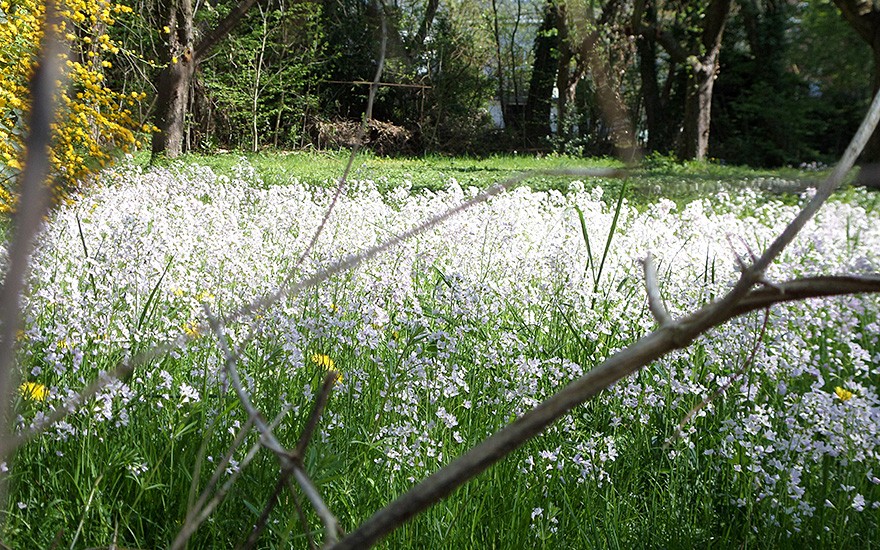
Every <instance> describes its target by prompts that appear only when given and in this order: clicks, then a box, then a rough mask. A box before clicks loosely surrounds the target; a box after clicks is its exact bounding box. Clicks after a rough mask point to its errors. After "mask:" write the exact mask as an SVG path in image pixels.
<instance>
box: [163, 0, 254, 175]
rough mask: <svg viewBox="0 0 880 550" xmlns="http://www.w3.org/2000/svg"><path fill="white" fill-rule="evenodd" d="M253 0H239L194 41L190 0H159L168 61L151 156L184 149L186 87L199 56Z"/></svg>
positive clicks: (167, 154)
mask: <svg viewBox="0 0 880 550" xmlns="http://www.w3.org/2000/svg"><path fill="white" fill-rule="evenodd" d="M255 2H256V0H241V1H240V2H239V3H238V4H237V5H236V6H235V7H234V8H233V9H232V11H230V12H229V14H228V15H227V16H226V17H224V18H223V19H221V20H220V22H219V23H217V26H216V27H214V28H213V29H212V30H211V31H210V32H208V33H206V34H205V36H204V37H203V38H202V40H201V41H200V42H199V43H198V45H195V46H194V45H193V8H192V0H170V2H168V3H166V2H161V3H160V5H159V9H160V10H162V13H163V15H164V17H163V19H164V20H165V21H166V22H167V25H166V27H167V29H168V31H170V32H169V33H168V43H167V45H168V50H167V51H168V65H167V66H166V67H165V68H164V69H162V72H161V73H160V74H159V83H158V91H157V98H156V126H157V127H158V128H159V131H158V132H157V133H155V134H153V143H152V145H153V146H152V156H153V158H156V157H157V156H159V155H164V156H166V157H169V158H174V157H177V156H179V155H180V154H181V153H182V152H183V149H184V136H185V134H186V115H187V113H188V112H189V90H190V85H191V84H192V80H193V76H194V75H195V72H196V69H197V68H198V63H199V61H200V60H202V59H204V57H205V56H206V55H207V54H208V53H209V52H210V51H211V49H212V48H213V47H214V46H216V45H217V43H218V42H220V41H221V40H223V39H224V38H226V36H227V35H228V34H229V32H230V31H232V29H233V28H235V26H236V25H237V24H238V23H239V22H240V21H241V19H242V17H243V16H244V14H245V13H246V12H247V10H249V9H250V7H251V6H253V5H254V3H255Z"/></svg>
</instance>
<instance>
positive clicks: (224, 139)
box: [198, 0, 324, 150]
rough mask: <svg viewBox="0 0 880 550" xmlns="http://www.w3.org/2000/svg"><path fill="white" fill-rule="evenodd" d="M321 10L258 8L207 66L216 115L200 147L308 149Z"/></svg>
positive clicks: (310, 6)
mask: <svg viewBox="0 0 880 550" xmlns="http://www.w3.org/2000/svg"><path fill="white" fill-rule="evenodd" d="M320 9H321V8H320V6H319V5H318V4H317V3H314V2H302V3H293V4H289V3H287V2H285V1H284V0H278V1H274V2H272V3H270V4H269V5H267V6H264V5H261V4H258V5H257V6H255V7H254V8H253V9H251V10H250V11H249V12H248V13H247V14H246V15H245V17H244V20H243V21H242V22H241V24H239V25H238V26H237V27H236V29H235V30H234V31H233V33H232V34H231V35H230V36H229V37H228V38H227V39H226V40H225V41H223V42H222V43H221V44H220V45H219V46H218V48H217V52H216V54H215V55H214V56H213V57H212V58H211V59H210V60H209V61H207V62H205V63H204V64H203V65H202V69H203V74H204V84H205V87H206V93H207V96H208V101H209V103H210V111H211V112H210V113H206V115H207V118H209V119H210V120H208V121H207V122H206V124H204V125H203V127H202V128H201V132H200V135H199V137H198V141H200V145H201V146H202V147H206V148H208V149H210V148H212V146H215V145H222V146H226V147H233V148H243V149H251V150H256V149H258V148H260V147H262V146H266V145H271V146H274V147H279V146H281V147H295V146H298V145H301V144H302V140H303V138H304V132H303V129H304V128H305V126H306V116H307V114H308V113H309V112H310V111H312V112H314V110H315V108H316V96H315V95H314V93H313V90H314V87H315V84H316V81H317V79H318V77H319V73H318V72H317V66H318V60H319V59H320V58H321V56H322V51H323V48H324V38H323V33H322V30H321V28H320V25H319V20H320V19H319V18H320Z"/></svg>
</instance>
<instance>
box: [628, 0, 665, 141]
mask: <svg viewBox="0 0 880 550" xmlns="http://www.w3.org/2000/svg"><path fill="white" fill-rule="evenodd" d="M643 15H644V17H645V18H646V23H647V26H648V27H649V28H655V27H656V26H657V10H656V8H655V7H654V2H653V1H652V0H648V1H645V0H639V1H637V2H636V8H635V10H634V15H633V20H632V28H633V34H634V35H635V36H636V55H637V56H638V64H639V77H640V79H641V81H642V102H643V104H644V106H645V126H646V129H647V131H648V142H647V144H646V148H647V150H648V151H660V152H666V151H667V147H668V145H667V144H668V132H667V128H668V123H667V120H668V116H666V115H665V112H666V105H665V102H664V101H663V96H662V95H661V94H660V85H659V80H658V77H657V41H656V40H655V39H654V35H653V33H650V32H642V30H643V29H642V24H641V23H642V17H643Z"/></svg>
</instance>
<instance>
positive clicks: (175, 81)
mask: <svg viewBox="0 0 880 550" xmlns="http://www.w3.org/2000/svg"><path fill="white" fill-rule="evenodd" d="M193 65H194V63H193V60H192V57H191V56H189V57H188V58H187V59H186V60H183V59H180V60H178V62H177V63H172V64H170V65H168V66H167V67H165V68H164V69H163V70H162V73H161V74H160V75H159V89H158V94H159V96H158V99H157V101H156V109H157V123H158V124H157V127H158V128H159V131H158V132H156V133H155V134H153V156H154V157H155V156H157V155H160V154H164V155H165V156H167V157H169V158H174V157H177V156H178V155H180V154H181V153H182V152H183V139H184V133H185V128H186V124H185V122H186V114H187V110H188V109H187V108H188V106H189V88H190V84H191V83H192V76H193V72H194V66H193Z"/></svg>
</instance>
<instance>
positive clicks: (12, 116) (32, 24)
mask: <svg viewBox="0 0 880 550" xmlns="http://www.w3.org/2000/svg"><path fill="white" fill-rule="evenodd" d="M58 11H59V13H60V15H61V22H60V23H59V25H58V27H59V28H58V31H59V35H60V36H61V37H62V39H64V40H66V41H67V43H68V46H69V50H68V51H67V52H66V53H64V54H63V55H62V66H63V68H64V70H65V74H66V76H67V78H68V85H67V86H66V87H64V88H62V89H59V90H58V93H59V96H58V99H59V101H58V113H57V118H56V121H55V124H54V126H53V142H52V146H51V151H50V155H51V162H52V168H53V174H52V178H53V182H54V183H53V199H54V201H55V202H56V203H58V202H60V201H62V200H64V199H66V198H68V197H69V196H70V193H71V192H73V191H75V190H76V189H78V188H79V187H80V186H81V185H82V182H83V181H85V180H86V179H87V177H88V176H89V174H91V173H93V172H95V171H97V170H98V169H100V168H101V167H103V166H105V165H106V164H107V162H108V161H110V160H111V158H112V153H113V152H118V151H122V152H127V151H128V150H129V149H130V148H131V147H132V146H139V145H140V143H139V142H138V141H137V137H136V135H135V133H134V132H135V131H138V130H143V131H149V130H150V127H148V126H147V125H144V126H143V127H141V125H140V123H138V122H137V121H136V120H135V119H134V116H133V115H132V111H131V109H130V108H131V107H132V106H134V105H136V104H137V102H140V101H142V100H143V99H144V97H145V94H139V93H131V94H128V95H125V94H121V93H118V92H115V91H113V90H111V89H110V88H108V87H107V86H106V85H105V81H104V69H106V68H109V67H111V66H112V65H111V61H109V59H108V58H111V57H112V56H113V55H115V54H117V53H118V52H119V46H118V45H117V44H116V43H115V42H114V40H113V39H112V38H110V35H109V34H108V33H107V31H108V29H109V27H111V26H112V25H113V23H114V16H115V15H118V14H120V13H128V12H131V11H132V9H131V8H130V7H128V6H125V5H122V4H119V3H115V2H110V1H107V0H59V3H58ZM44 17H45V8H44V2H43V0H0V213H4V212H10V211H12V210H13V209H14V207H15V201H16V197H15V183H16V181H17V179H18V175H19V173H20V172H21V169H22V163H23V159H24V137H25V134H26V129H25V123H26V122H25V119H26V115H27V112H28V110H29V109H30V107H31V105H30V94H29V91H28V82H29V80H30V77H31V75H32V74H33V71H34V67H35V65H36V63H37V57H38V55H39V45H40V40H41V37H42V34H43V21H44Z"/></svg>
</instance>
